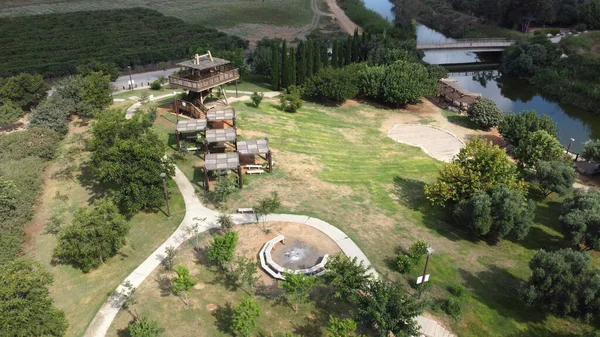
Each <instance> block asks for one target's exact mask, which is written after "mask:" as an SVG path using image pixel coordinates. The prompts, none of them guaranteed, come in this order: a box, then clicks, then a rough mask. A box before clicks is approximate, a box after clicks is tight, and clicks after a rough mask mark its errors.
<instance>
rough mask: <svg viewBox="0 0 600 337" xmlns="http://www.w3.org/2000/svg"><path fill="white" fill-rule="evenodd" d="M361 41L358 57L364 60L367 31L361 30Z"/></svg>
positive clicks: (365, 56)
mask: <svg viewBox="0 0 600 337" xmlns="http://www.w3.org/2000/svg"><path fill="white" fill-rule="evenodd" d="M361 37H362V41H361V42H360V48H359V49H360V59H361V60H363V61H364V60H366V59H367V33H366V32H363V34H362V36H361Z"/></svg>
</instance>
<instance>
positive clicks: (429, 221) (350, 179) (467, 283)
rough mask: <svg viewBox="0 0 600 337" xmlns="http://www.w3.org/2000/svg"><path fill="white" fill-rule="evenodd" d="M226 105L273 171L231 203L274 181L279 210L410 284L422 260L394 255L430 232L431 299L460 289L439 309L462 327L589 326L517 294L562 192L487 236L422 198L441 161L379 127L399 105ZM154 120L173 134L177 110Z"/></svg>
mask: <svg viewBox="0 0 600 337" xmlns="http://www.w3.org/2000/svg"><path fill="white" fill-rule="evenodd" d="M233 106H234V107H235V109H236V111H237V119H238V132H239V134H240V136H241V137H242V138H246V139H252V138H263V137H268V138H269V140H270V146H271V148H272V149H273V151H274V160H275V162H276V165H275V168H276V170H275V173H273V174H271V175H269V174H263V175H261V176H250V177H245V180H246V182H247V183H246V185H245V187H244V189H243V190H241V191H236V192H235V193H234V194H233V195H232V196H231V198H230V200H229V201H228V202H226V203H225V204H224V205H222V206H223V207H224V208H225V209H227V210H228V211H230V212H231V211H234V210H235V209H236V208H238V207H250V206H252V205H254V204H256V202H257V200H259V199H260V198H262V197H264V196H266V195H268V194H269V193H270V192H271V191H278V192H279V195H280V197H281V199H282V209H281V210H280V212H282V213H283V212H288V213H295V214H305V215H309V216H314V217H317V218H320V219H323V220H325V221H327V222H330V223H331V224H333V225H335V226H337V227H339V228H340V229H342V230H343V231H344V232H345V233H347V234H348V235H349V236H350V237H351V238H352V239H353V240H354V241H355V242H356V243H357V244H358V245H359V246H360V247H361V249H363V251H364V252H365V253H366V254H367V256H368V257H369V259H370V260H371V262H372V263H373V264H374V266H375V267H376V268H377V269H378V270H379V271H380V272H381V273H390V276H391V277H393V278H400V279H403V280H404V281H405V282H406V284H407V287H409V288H414V282H415V280H416V278H417V276H419V275H420V273H421V272H422V268H423V264H424V261H422V262H421V263H420V264H419V265H417V266H415V268H414V269H413V271H412V272H410V273H408V274H405V275H400V274H398V273H396V272H395V271H394V263H395V262H394V255H395V254H396V253H398V252H400V251H402V250H405V249H407V248H408V246H409V245H410V243H411V242H412V241H414V240H415V239H425V240H427V241H428V242H430V243H431V245H432V247H434V249H435V253H434V255H433V257H432V259H431V264H430V270H429V272H430V274H431V275H432V276H431V284H432V289H431V290H429V291H428V292H427V295H426V298H429V299H428V301H432V302H433V301H435V300H438V299H440V298H445V297H448V296H449V295H448V293H447V288H448V286H450V285H456V284H459V285H463V286H464V287H465V288H466V289H467V295H466V296H465V298H464V299H463V300H462V301H463V307H464V313H463V314H462V316H460V318H459V319H458V320H452V319H450V318H449V317H446V316H445V315H444V314H439V318H440V319H441V320H444V321H446V322H447V323H448V324H449V325H450V326H451V327H452V329H453V331H454V333H455V334H457V335H458V336H461V337H462V336H466V337H471V336H472V337H475V336H478V337H479V336H481V337H483V336H486V337H487V336H498V337H499V336H515V337H516V336H534V337H545V336H570V335H577V334H579V335H581V334H582V333H583V331H584V329H590V326H589V325H587V324H586V323H584V322H581V321H577V320H570V319H560V318H556V317H553V316H548V315H544V314H543V313H541V311H540V310H538V309H532V308H527V307H526V306H524V304H523V303H522V302H521V301H520V300H519V296H518V288H519V286H520V284H521V282H523V281H525V280H526V279H527V277H528V276H529V273H530V272H529V268H528V262H529V260H530V258H531V257H532V256H533V254H534V253H535V251H537V250H538V249H541V248H543V249H548V250H551V249H558V248H562V247H564V242H563V240H562V235H561V234H560V232H559V231H558V223H557V219H558V215H559V211H560V209H559V207H558V203H559V202H560V200H559V199H552V198H549V199H547V200H543V201H540V202H539V203H538V209H537V213H536V219H535V225H534V227H533V228H532V230H531V234H530V236H529V237H528V238H527V239H526V240H525V241H522V242H516V241H512V240H508V239H507V240H503V241H501V242H500V243H498V244H497V245H489V244H488V243H486V242H482V241H480V240H477V239H476V238H475V237H473V236H472V235H471V234H470V233H469V232H468V231H465V230H462V229H461V228H459V227H458V226H457V225H456V224H454V223H453V222H452V221H451V217H450V216H449V215H448V214H447V212H446V211H445V210H441V209H439V208H434V207H432V206H431V205H430V204H429V203H428V202H427V200H426V199H425V196H424V193H423V187H424V185H425V184H426V183H429V182H432V181H434V180H435V179H436V177H437V175H438V171H439V169H440V168H441V167H442V166H443V164H442V163H441V162H438V161H436V160H434V159H432V158H430V157H429V156H427V155H425V154H424V153H423V152H422V151H421V150H420V149H418V148H416V147H411V146H408V145H405V144H400V143H396V142H394V141H392V140H391V139H389V138H388V137H387V136H386V132H387V131H386V130H382V129H381V125H382V123H383V122H384V121H385V120H386V119H387V118H390V117H392V116H393V115H395V114H402V113H405V112H403V111H402V110H393V109H381V108H376V107H373V106H370V105H367V104H348V105H345V106H342V107H325V106H322V105H317V104H312V103H306V104H305V106H304V107H303V108H302V109H301V110H300V111H299V112H298V113H295V114H289V113H285V112H282V111H280V110H278V109H277V108H276V101H275V100H265V102H264V103H263V104H262V105H261V106H260V108H258V109H257V108H254V107H252V106H250V105H247V104H245V103H242V102H240V103H235V104H233ZM155 128H156V129H157V131H158V132H160V134H161V136H162V137H163V139H164V140H165V141H167V142H169V144H170V145H171V146H172V145H173V144H174V138H173V136H172V135H170V133H171V132H173V129H174V116H161V117H159V119H158V120H157V123H156V126H155ZM200 165H201V159H200V158H199V157H196V156H194V155H191V154H190V155H187V156H186V157H185V159H184V161H182V162H180V164H179V166H180V167H181V168H182V170H183V171H184V173H185V174H186V176H187V177H188V178H189V179H190V180H192V182H193V183H198V182H199V181H201V176H200V173H199V172H200V170H198V169H197V168H195V167H194V166H197V167H199V166H200ZM196 186H197V188H198V190H200V188H199V185H198V184H197V185H196ZM202 195H203V194H202V193H201V194H200V196H202ZM411 291H413V292H415V290H414V289H413V290H411ZM221 295H222V296H230V294H228V293H227V292H222V294H221ZM153 301H155V302H152V303H153V304H152V305H153V306H158V305H161V304H160V303H161V302H160V299H153ZM218 303H221V302H218ZM190 316H193V315H192V314H191V313H190ZM193 317H197V316H193ZM194 319H196V318H194ZM186 322H188V323H189V324H192V322H195V321H187V320H186ZM180 323H181V321H180ZM208 325H210V324H208ZM209 329H212V328H209ZM217 335H219V334H217Z"/></svg>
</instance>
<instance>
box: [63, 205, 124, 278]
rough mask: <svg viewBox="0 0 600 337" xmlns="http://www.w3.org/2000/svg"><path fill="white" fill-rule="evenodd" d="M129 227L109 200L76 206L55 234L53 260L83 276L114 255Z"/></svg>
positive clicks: (121, 244)
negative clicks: (64, 264) (77, 271)
mask: <svg viewBox="0 0 600 337" xmlns="http://www.w3.org/2000/svg"><path fill="white" fill-rule="evenodd" d="M128 232H129V224H128V223H127V221H125V218H123V216H122V215H121V214H119V211H118V209H117V207H116V206H115V205H114V204H113V203H112V202H111V201H110V200H109V199H99V200H97V201H95V202H94V204H93V205H92V207H88V206H83V207H80V208H79V209H78V210H77V211H76V212H75V214H74V215H73V222H72V223H71V224H70V225H68V226H66V227H64V228H63V229H62V230H61V231H60V233H59V235H58V243H57V245H56V247H55V248H54V255H53V256H54V258H56V259H57V260H58V261H60V262H61V263H66V264H70V265H73V266H74V267H76V268H80V269H81V270H83V272H85V273H87V272H89V271H90V270H92V269H95V268H97V267H98V266H100V265H101V264H102V263H104V262H105V261H106V260H107V259H109V258H111V257H113V256H115V255H116V254H117V252H118V251H119V249H120V248H121V247H122V246H123V245H124V244H125V237H126V236H127V233H128Z"/></svg>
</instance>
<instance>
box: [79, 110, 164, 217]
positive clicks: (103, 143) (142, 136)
mask: <svg viewBox="0 0 600 337" xmlns="http://www.w3.org/2000/svg"><path fill="white" fill-rule="evenodd" d="M150 126H151V123H149V121H148V120H147V119H145V118H144V116H141V115H139V114H138V115H135V116H134V117H133V118H131V119H126V118H125V114H124V113H123V112H122V111H119V110H111V111H104V112H103V113H102V114H101V115H100V116H99V118H98V120H97V122H96V123H95V124H94V125H93V126H92V138H91V139H90V142H89V146H90V149H91V150H92V155H91V165H90V166H91V167H92V169H93V171H94V173H95V177H96V179H98V181H99V182H100V183H103V184H105V186H107V187H109V188H110V191H111V193H112V194H114V197H115V198H116V200H117V201H118V205H119V207H120V209H121V210H122V212H123V214H125V215H127V216H132V215H134V214H136V213H137V212H139V211H140V210H142V209H152V208H156V207H160V206H161V205H163V204H164V197H165V196H164V191H163V186H162V184H163V182H162V178H161V176H160V174H161V173H166V174H167V176H172V175H173V174H174V167H173V164H172V163H171V161H170V159H169V158H167V157H166V156H165V151H166V146H165V144H164V143H163V142H162V141H161V140H160V139H159V137H158V136H157V135H156V133H154V131H152V130H151V129H149V127H150Z"/></svg>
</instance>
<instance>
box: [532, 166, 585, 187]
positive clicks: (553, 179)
mask: <svg viewBox="0 0 600 337" xmlns="http://www.w3.org/2000/svg"><path fill="white" fill-rule="evenodd" d="M576 176H577V175H576V173H575V170H574V169H573V164H572V163H565V162H562V161H538V162H537V163H536V164H535V180H536V181H537V183H538V186H539V188H540V190H541V191H542V193H544V195H545V196H548V195H549V194H550V193H552V192H556V193H558V194H560V195H564V194H567V193H568V192H570V191H571V190H572V189H573V183H575V177H576Z"/></svg>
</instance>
